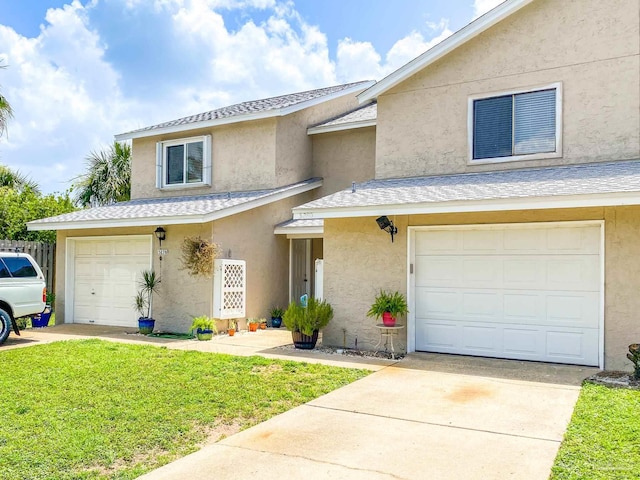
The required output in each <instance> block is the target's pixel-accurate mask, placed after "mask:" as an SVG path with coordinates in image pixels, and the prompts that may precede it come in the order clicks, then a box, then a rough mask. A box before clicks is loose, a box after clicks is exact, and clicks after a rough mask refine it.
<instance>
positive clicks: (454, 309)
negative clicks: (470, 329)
mask: <svg viewBox="0 0 640 480" xmlns="http://www.w3.org/2000/svg"><path fill="white" fill-rule="evenodd" d="M416 292H417V293H418V294H417V295H416V317H418V318H420V317H422V318H427V317H429V318H456V316H457V315H458V310H459V308H460V294H459V293H458V292H456V291H450V290H449V291H444V290H429V289H426V288H420V289H416Z"/></svg>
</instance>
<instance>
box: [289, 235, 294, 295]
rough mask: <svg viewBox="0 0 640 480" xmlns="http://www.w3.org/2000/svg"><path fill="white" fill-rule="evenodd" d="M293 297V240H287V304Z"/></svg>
mask: <svg viewBox="0 0 640 480" xmlns="http://www.w3.org/2000/svg"><path fill="white" fill-rule="evenodd" d="M291 297H293V240H292V239H289V302H288V303H291Z"/></svg>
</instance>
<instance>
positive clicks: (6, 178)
mask: <svg viewBox="0 0 640 480" xmlns="http://www.w3.org/2000/svg"><path fill="white" fill-rule="evenodd" d="M0 187H8V188H12V189H13V190H18V191H23V190H25V189H29V190H32V191H33V192H35V193H40V187H39V186H38V184H37V183H36V182H34V181H33V180H31V179H30V178H29V177H27V176H26V175H23V174H21V173H20V172H19V171H17V170H12V169H10V168H9V167H7V166H5V165H0Z"/></svg>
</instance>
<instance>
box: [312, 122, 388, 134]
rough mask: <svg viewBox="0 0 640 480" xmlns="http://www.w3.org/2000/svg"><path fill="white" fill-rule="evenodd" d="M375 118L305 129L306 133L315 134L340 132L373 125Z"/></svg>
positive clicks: (374, 124)
mask: <svg viewBox="0 0 640 480" xmlns="http://www.w3.org/2000/svg"><path fill="white" fill-rule="evenodd" d="M375 126H376V120H362V121H359V122H349V123H341V124H337V125H319V126H317V127H310V128H308V129H307V135H317V134H319V133H329V132H341V131H344V130H353V129H356V128H365V127H375Z"/></svg>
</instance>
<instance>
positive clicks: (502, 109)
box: [472, 88, 558, 160]
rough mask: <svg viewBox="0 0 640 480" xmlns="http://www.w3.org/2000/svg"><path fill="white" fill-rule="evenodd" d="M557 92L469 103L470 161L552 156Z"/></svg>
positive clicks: (554, 150) (556, 144) (478, 100)
mask: <svg viewBox="0 0 640 480" xmlns="http://www.w3.org/2000/svg"><path fill="white" fill-rule="evenodd" d="M556 102H557V89H556V88H550V89H545V90H538V91H534V92H523V93H515V94H510V95H501V96H496V97H489V98H480V99H476V100H473V157H472V158H473V160H480V159H490V158H504V157H513V156H519V155H530V154H538V153H555V152H557V150H558V148H557V146H558V141H557V140H558V139H557V138H556V136H557V133H556V132H557V129H556V122H557V119H556Z"/></svg>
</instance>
